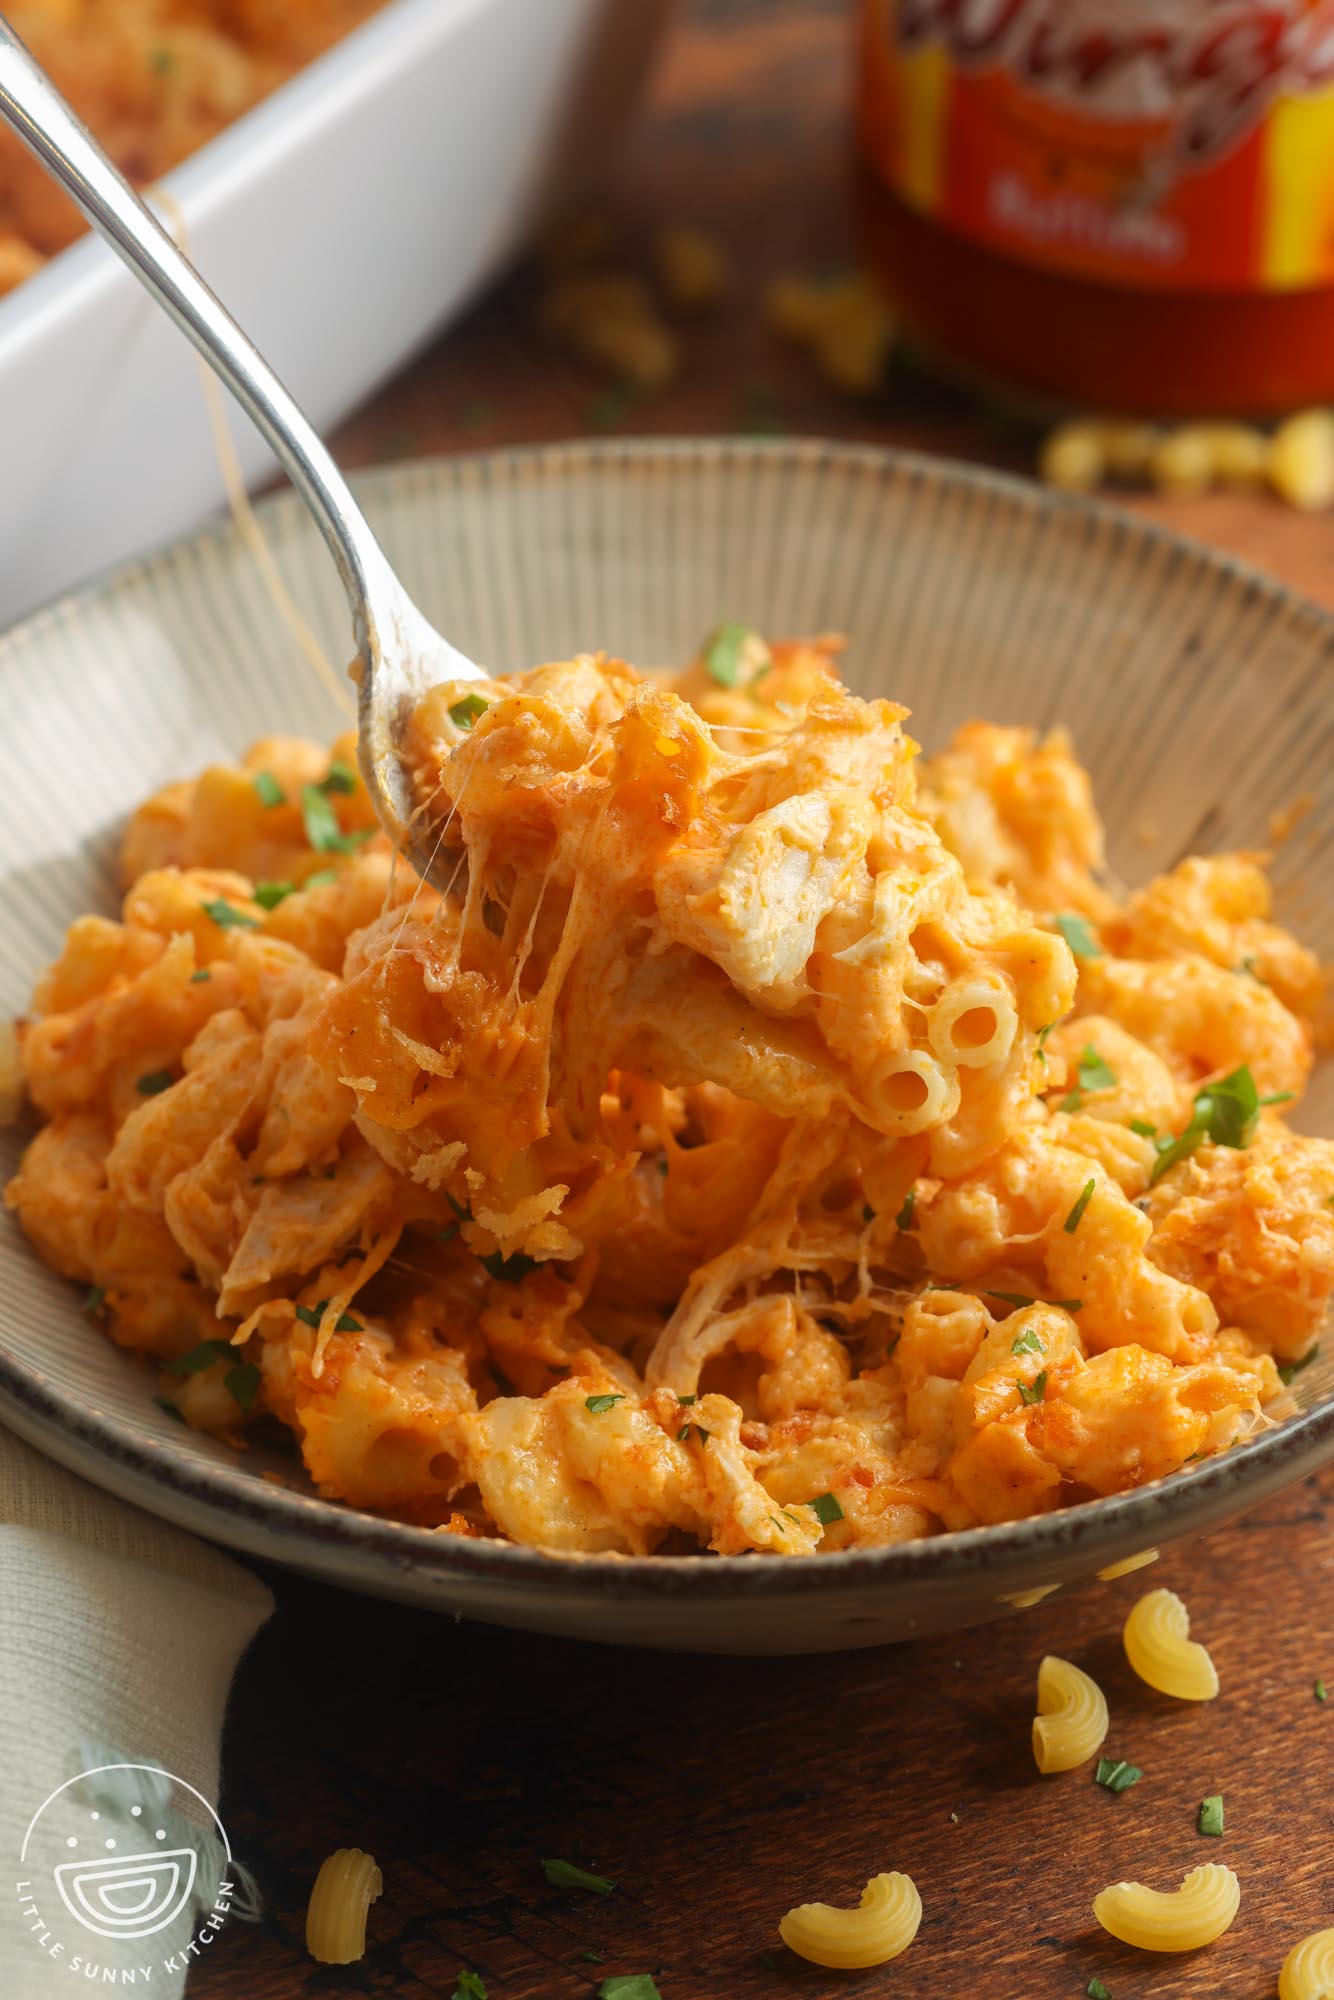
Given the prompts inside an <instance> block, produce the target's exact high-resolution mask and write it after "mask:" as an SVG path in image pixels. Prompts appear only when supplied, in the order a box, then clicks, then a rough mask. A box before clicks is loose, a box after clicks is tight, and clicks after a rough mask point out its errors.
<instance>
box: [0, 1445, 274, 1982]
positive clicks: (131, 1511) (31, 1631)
mask: <svg viewBox="0 0 1334 2000" xmlns="http://www.w3.org/2000/svg"><path fill="white" fill-rule="evenodd" d="M272 1608H273V1600H272V1598H271V1597H270V1595H269V1592H268V1591H267V1590H266V1589H265V1588H264V1586H263V1584H261V1583H260V1582H259V1580H258V1579H257V1578H256V1577H254V1576H252V1575H251V1574H250V1573H249V1572H248V1571H247V1570H244V1569H242V1568H241V1567H240V1566H239V1565H238V1564H237V1563H234V1562H232V1561H231V1560H230V1559H229V1558H228V1557H227V1556H225V1555H223V1554H221V1553H220V1551H218V1550H216V1549H213V1548H210V1547H209V1546H208V1545H207V1544H206V1543H204V1542H200V1541H197V1540H196V1539H195V1538H194V1536H192V1535H188V1534H185V1533H183V1532H182V1531H181V1530H179V1529H177V1528H172V1527H168V1526H167V1525H166V1524H165V1523H164V1522H161V1521H157V1520H154V1519H153V1518H152V1517H151V1516H150V1515H147V1514H143V1513H140V1512H139V1511H138V1509H136V1508H134V1507H131V1506H127V1505H126V1504H125V1503H124V1502H122V1501H119V1500H116V1499H113V1498H112V1497H111V1496H110V1495H108V1494H105V1493H102V1492H99V1491H98V1490H97V1489H96V1488H95V1487H92V1486H89V1485H87V1484H86V1483H85V1482H84V1481H83V1480H81V1479H78V1478H76V1477H75V1476H74V1475H73V1474H72V1473H69V1472H66V1471H64V1470H63V1469H62V1468H61V1467H59V1466H57V1465H55V1464H53V1463H52V1462H51V1461H50V1460H48V1459H45V1458H43V1457H42V1456H41V1455H40V1454H39V1453H38V1452H36V1451H34V1450H32V1449H31V1448H30V1447H29V1446H28V1445H26V1444H24V1443H23V1442H21V1441H20V1440H19V1439H18V1438H16V1437H14V1436H12V1435H11V1434H10V1433H9V1432H7V1431H5V1430H3V1429H0V1842H2V1843H3V1847H4V1852H5V1867H4V1869H3V1871H0V1995H3V1996H4V2000H47V1996H48V1995H55V1994H62V1995H69V1994H71V1993H73V1992H78V1991H87V1990H88V1983H87V1976H86V1974H85V1975H84V1977H81V1978H80V1979H79V1980H78V1983H77V1985H76V1983H75V1981H74V1980H72V1979H71V1977H70V1971H71V1965H70V1961H71V1959H72V1957H73V1956H74V1955H75V1953H77V1952H82V1954H83V1955H84V1957H85V1959H86V1960H87V1961H89V1962H96V1963H98V1964H99V1965H103V1966H107V1965H110V1966H116V1967H118V1968H119V1967H128V1966H132V1965H135V1964H138V1963H140V1962H141V1961H144V1962H146V1961H147V1959H148V1958H149V1956H150V1955H152V1956H153V1957H154V1968H153V1976H152V1979H151V1981H149V1982H145V1983H144V1985H142V1986H141V1987H140V1988H139V1989H138V1990H147V1991H148V1992H149V1993H150V1994H152V1995H155V1996H158V2000H175V1996H177V1995H179V1994H180V1993H181V1992H182V1991H183V1990H184V1986H185V1972H184V1970H177V1969H176V1968H174V1967H173V1966H172V1965H170V1964H169V1963H167V1964H165V1965H164V1962H163V1961H164V1956H165V1958H167V1959H170V1957H171V1956H172V1954H171V1953H170V1952H167V1953H165V1954H164V1953H163V1952H162V1951H159V1950H158V1949H157V1943H158V1942H160V1940H159V1941H155V1940H151V1939H150V1940H145V1941H127V1940H126V1939H124V1938H120V1937H113V1938H110V1939H108V1938H106V1937H103V1936H99V1935H97V1934H95V1933H94V1932H92V1931H88V1930H86V1929H84V1928H83V1927H82V1926H81V1925H80V1923H78V1922H76V1921H75V1919H74V1918H73V1917H72V1916H70V1914H69V1913H68V1911H67V1910H66V1909H65V1908H64V1907H63V1906H62V1903H61V1895H60V1893H58V1892H57V1890H56V1887H55V1885H54V1883H53V1881H52V1873H51V1869H50V1867H49V1866H44V1863H43V1859H42V1857H41V1855H39V1854H38V1852H37V1849H38V1845H39V1843H38V1840H37V1839H36V1837H32V1838H30V1841H29V1856H30V1858H29V1861H28V1862H21V1861H20V1850H21V1847H22V1844H23V1841H24V1837H25V1833H27V1831H28V1828H29V1824H30V1822H31V1821H32V1819H33V1816H34V1814H37V1813H38V1812H39V1809H40V1808H41V1807H42V1806H43V1802H44V1801H46V1800H47V1799H48V1797H49V1795H50V1794H51V1793H52V1792H54V1791H55V1790H56V1788H57V1787H59V1786H61V1785H63V1784H64V1783H65V1781H66V1780H67V1779H70V1778H74V1777H75V1776H76V1774H77V1773H80V1772H87V1771H90V1770H92V1769H93V1767H94V1766H98V1765H106V1766H115V1765H122V1764H124V1765H148V1766H161V1767H162V1768H163V1769H165V1770H166V1771H167V1772H170V1773H172V1774H173V1776H174V1777H175V1778H178V1779H181V1780H184V1783H185V1786H190V1787H194V1788H195V1790H196V1791H198V1792H200V1793H202V1794H203V1795H204V1798H205V1799H207V1800H208V1801H209V1802H210V1804H212V1805H214V1806H216V1804H217V1796H218V1755H219V1742H220V1737H221V1732H222V1720H223V1710H224V1707H225V1704H226V1700H227V1691H228V1688H229V1687H230V1685H231V1680H232V1675H233V1673H234V1671H235V1668H236V1664H237V1661H238V1660H239V1659H240V1657H241V1654H242V1653H243V1652H244V1650H245V1648H246V1647H247V1646H248V1645H249V1643H250V1641H251V1639H252V1638H253V1637H254V1636H255V1633H256V1632H257V1631H258V1630H259V1628H260V1626H261V1625H262V1624H263V1623H264V1620H265V1619H266V1618H267V1617H268V1615H269V1612H270V1611H271V1610H272ZM99 1785H100V1786H101V1790H100V1791H99V1790H98V1789H97V1787H98V1786H99ZM169 1793H170V1796H168V1794H169ZM75 1799H79V1800H80V1801H81V1811H80V1813H79V1815H78V1817H77V1819H76V1818H74V1817H71V1818H70V1824H71V1825H76V1826H77V1827H78V1828H79V1830H80V1831H82V1832H83V1833H85V1835H88V1834H92V1833H95V1834H96V1835H97V1836H99V1838H98V1839H97V1840H96V1842H95V1843H94V1842H93V1841H92V1840H90V1839H88V1838H85V1839H84V1841H83V1842H82V1844H80V1843H79V1842H78V1840H77V1837H75V1836H71V1837H69V1838H68V1839H66V1838H65V1836H64V1830H63V1828H62V1829H61V1846H62V1848H66V1847H67V1848H72V1849H74V1850H75V1851H76V1853H78V1854H79V1855H81V1856H82V1855H87V1857H88V1859H89V1860H90V1861H91V1860H92V1859H93V1858H94V1853H93V1849H94V1846H96V1847H98V1848H104V1849H105V1848H111V1847H113V1846H114V1845H116V1842H115V1839H114V1833H115V1832H116V1831H117V1830H118V1829H119V1830H120V1831H122V1832H123V1834H124V1836H126V1837H125V1838H123V1839H122V1840H121V1842H120V1848H119V1851H120V1852H121V1853H122V1854H125V1853H131V1852H132V1851H133V1850H134V1849H135V1848H136V1846H138V1847H142V1846H145V1845H146V1844H147V1835H145V1834H143V1833H142V1832H141V1829H142V1828H145V1827H149V1826H150V1823H151V1822H155V1823H156V1824H155V1825H153V1827H152V1830H153V1831H154V1832H156V1827H157V1826H161V1827H162V1828H163V1832H162V1834H161V1835H159V1836H158V1837H159V1838H162V1839H166V1840H168V1841H170V1843H171V1844H172V1848H173V1850H174V1851H177V1852H179V1853H182V1854H183V1855H185V1856H186V1858H187V1860H188V1853H189V1850H190V1848H191V1847H193V1848H194V1849H196V1850H197V1851H198V1854H199V1865H198V1869H197V1879H196V1883H195V1892H194V1903H195V1905H196V1911H197V1914H200V1915H202V1916H206V1915H207V1911H208V1908H209V1906H210V1904H211V1903H212V1901H213V1892H214V1888H215V1885H216V1881H217V1879H218V1877H219V1876H220V1875H221V1874H223V1873H224V1872H225V1873H229V1874H230V1873H231V1872H232V1871H230V1870H224V1869H223V1866H222V1855H223V1850H222V1845H221V1841H220V1840H219V1839H218V1838H217V1835H216V1832H215V1830H214V1829H213V1827H212V1825H211V1822H210V1820H209V1815H208V1813H207V1811H206V1810H205V1808H204V1807H203V1806H202V1805H198V1806H196V1805H195V1804H194V1803H193V1801H192V1800H191V1798H190V1796H189V1794H188V1793H187V1792H185V1791H184V1790H183V1789H182V1788H180V1787H170V1788H169V1787H168V1786H167V1785H166V1784H165V1783H162V1784H160V1785H158V1784H157V1783H156V1781H155V1780H154V1778H153V1774H152V1773H151V1772H150V1773H149V1774H148V1775H147V1777H146V1778H145V1777H143V1776H141V1777H139V1778H137V1779H135V1778H133V1777H132V1778H130V1779H129V1780H128V1781H121V1780H113V1779H110V1778H105V1777H104V1778H102V1779H100V1780H83V1781H81V1787H80V1789H78V1790H71V1792H70V1793H69V1794H68V1795H66V1796H64V1797H62V1799H61V1801H60V1802H59V1803H60V1804H61V1805H64V1804H66V1803H67V1802H70V1801H73V1800H75ZM93 1799H96V1800H97V1803H98V1805H99V1806H100V1808H101V1810H100V1812H94V1811H89V1810H88V1809H87V1808H88V1806H89V1804H90V1802H91V1801H92V1800H93ZM182 1807H183V1808H184V1811H182ZM53 1810H54V1809H53ZM72 1810H73V1808H72V1806H71V1811H72ZM131 1814H133V1820H131V1818H130V1815H131ZM145 1814H146V1815H147V1817H145ZM92 1820H97V1822H98V1823H97V1825H96V1827H95V1828H93V1827H91V1826H85V1825H84V1824H83V1822H85V1821H92ZM192 1821H193V1822H194V1825H193V1828H192V1826H191V1824H190V1822H192ZM44 1824H45V1826H46V1827H49V1828H53V1827H54V1822H53V1821H50V1820H48V1821H46V1822H45V1823H44ZM109 1828H110V1829H111V1830H112V1834H111V1835H109V1837H108V1838H106V1839H105V1840H102V1839H101V1838H100V1836H101V1835H103V1834H106V1833H107V1832H108V1829H109ZM129 1836H136V1838H129ZM52 1838H54V1831H53V1833H52ZM49 1859H50V1856H49V1855H48V1856H47V1857H46V1860H47V1861H48V1862H49ZM104 1865H106V1866H110V1865H111V1864H110V1863H104ZM127 1865H129V1864H127ZM191 1867H192V1872H194V1871H193V1864H191ZM20 1882H28V1884H29V1886H28V1889H27V1891H26V1902H25V1895H24V1893H23V1892H21V1891H20V1890H19V1889H18V1887H17V1884H18V1883H20ZM34 1910H36V1911H38V1912H39V1913H40V1922H41V1927H42V1928H43V1929H45V1930H46V1931H47V1933H48V1937H47V1941H46V1942H45V1943H43V1942H42V1941H41V1938H40V1935H39V1932H38V1930H37V1928H36V1921H37V1920H36V1919H35V1918H34ZM179 1928H180V1927H179V1926H178V1927H177V1929H178V1930H179ZM173 1935H174V1933H173V1932H167V1933H164V1937H165V1938H166V1939H167V1941H168V1942H170V1940H171V1938H172V1936H173ZM57 1942H58V1943H60V1944H61V1946H62V1947H63V1948H62V1950H61V1951H60V1952H59V1953H58V1954H56V1955H54V1956H53V1955H52V1945H53V1944H54V1943H57ZM196 1955H197V1954H196ZM189 1962H190V1961H189V1959H188V1958H187V1959H186V1960H185V1963H186V1964H188V1963H189ZM123 1983H127V1984H128V1982H123ZM96 1990H101V1985H100V1983H99V1985H98V1987H97V1989H96ZM131 1990H135V1989H134V1988H132V1989H131Z"/></svg>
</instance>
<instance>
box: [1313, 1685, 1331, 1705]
mask: <svg viewBox="0 0 1334 2000" xmlns="http://www.w3.org/2000/svg"><path fill="white" fill-rule="evenodd" d="M1312 1692H1313V1693H1314V1695H1315V1698H1316V1700H1317V1701H1328V1700H1329V1689H1328V1688H1327V1687H1326V1686H1325V1683H1324V1682H1323V1681H1317V1682H1316V1684H1315V1687H1314V1689H1313V1690H1312Z"/></svg>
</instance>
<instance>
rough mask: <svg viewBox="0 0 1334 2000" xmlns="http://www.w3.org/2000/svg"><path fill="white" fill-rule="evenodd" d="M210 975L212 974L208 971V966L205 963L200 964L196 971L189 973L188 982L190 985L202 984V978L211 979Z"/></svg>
mask: <svg viewBox="0 0 1334 2000" xmlns="http://www.w3.org/2000/svg"><path fill="white" fill-rule="evenodd" d="M212 977H213V974H212V973H211V972H210V971H209V969H208V967H207V966H206V965H201V966H200V968H199V970H198V972H192V973H191V974H190V984H191V985H192V986H199V985H202V983H203V982H204V980H206V979H211V978H212Z"/></svg>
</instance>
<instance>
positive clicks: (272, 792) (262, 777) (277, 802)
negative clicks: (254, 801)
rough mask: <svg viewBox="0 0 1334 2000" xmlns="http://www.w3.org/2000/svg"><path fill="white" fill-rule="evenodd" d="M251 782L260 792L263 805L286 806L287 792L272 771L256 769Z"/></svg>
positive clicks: (260, 800)
mask: <svg viewBox="0 0 1334 2000" xmlns="http://www.w3.org/2000/svg"><path fill="white" fill-rule="evenodd" d="M250 782H251V784H252V785H253V786H254V787H255V790H256V791H257V792H258V793H259V802H260V804H261V805H262V806H270V807H271V806H285V805H286V804H287V794H286V792H285V791H284V790H283V788H282V786H281V785H280V784H279V783H278V780H277V779H276V778H275V777H274V775H273V773H272V771H256V773H255V775H254V777H253V778H252V779H251V781H250Z"/></svg>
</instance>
